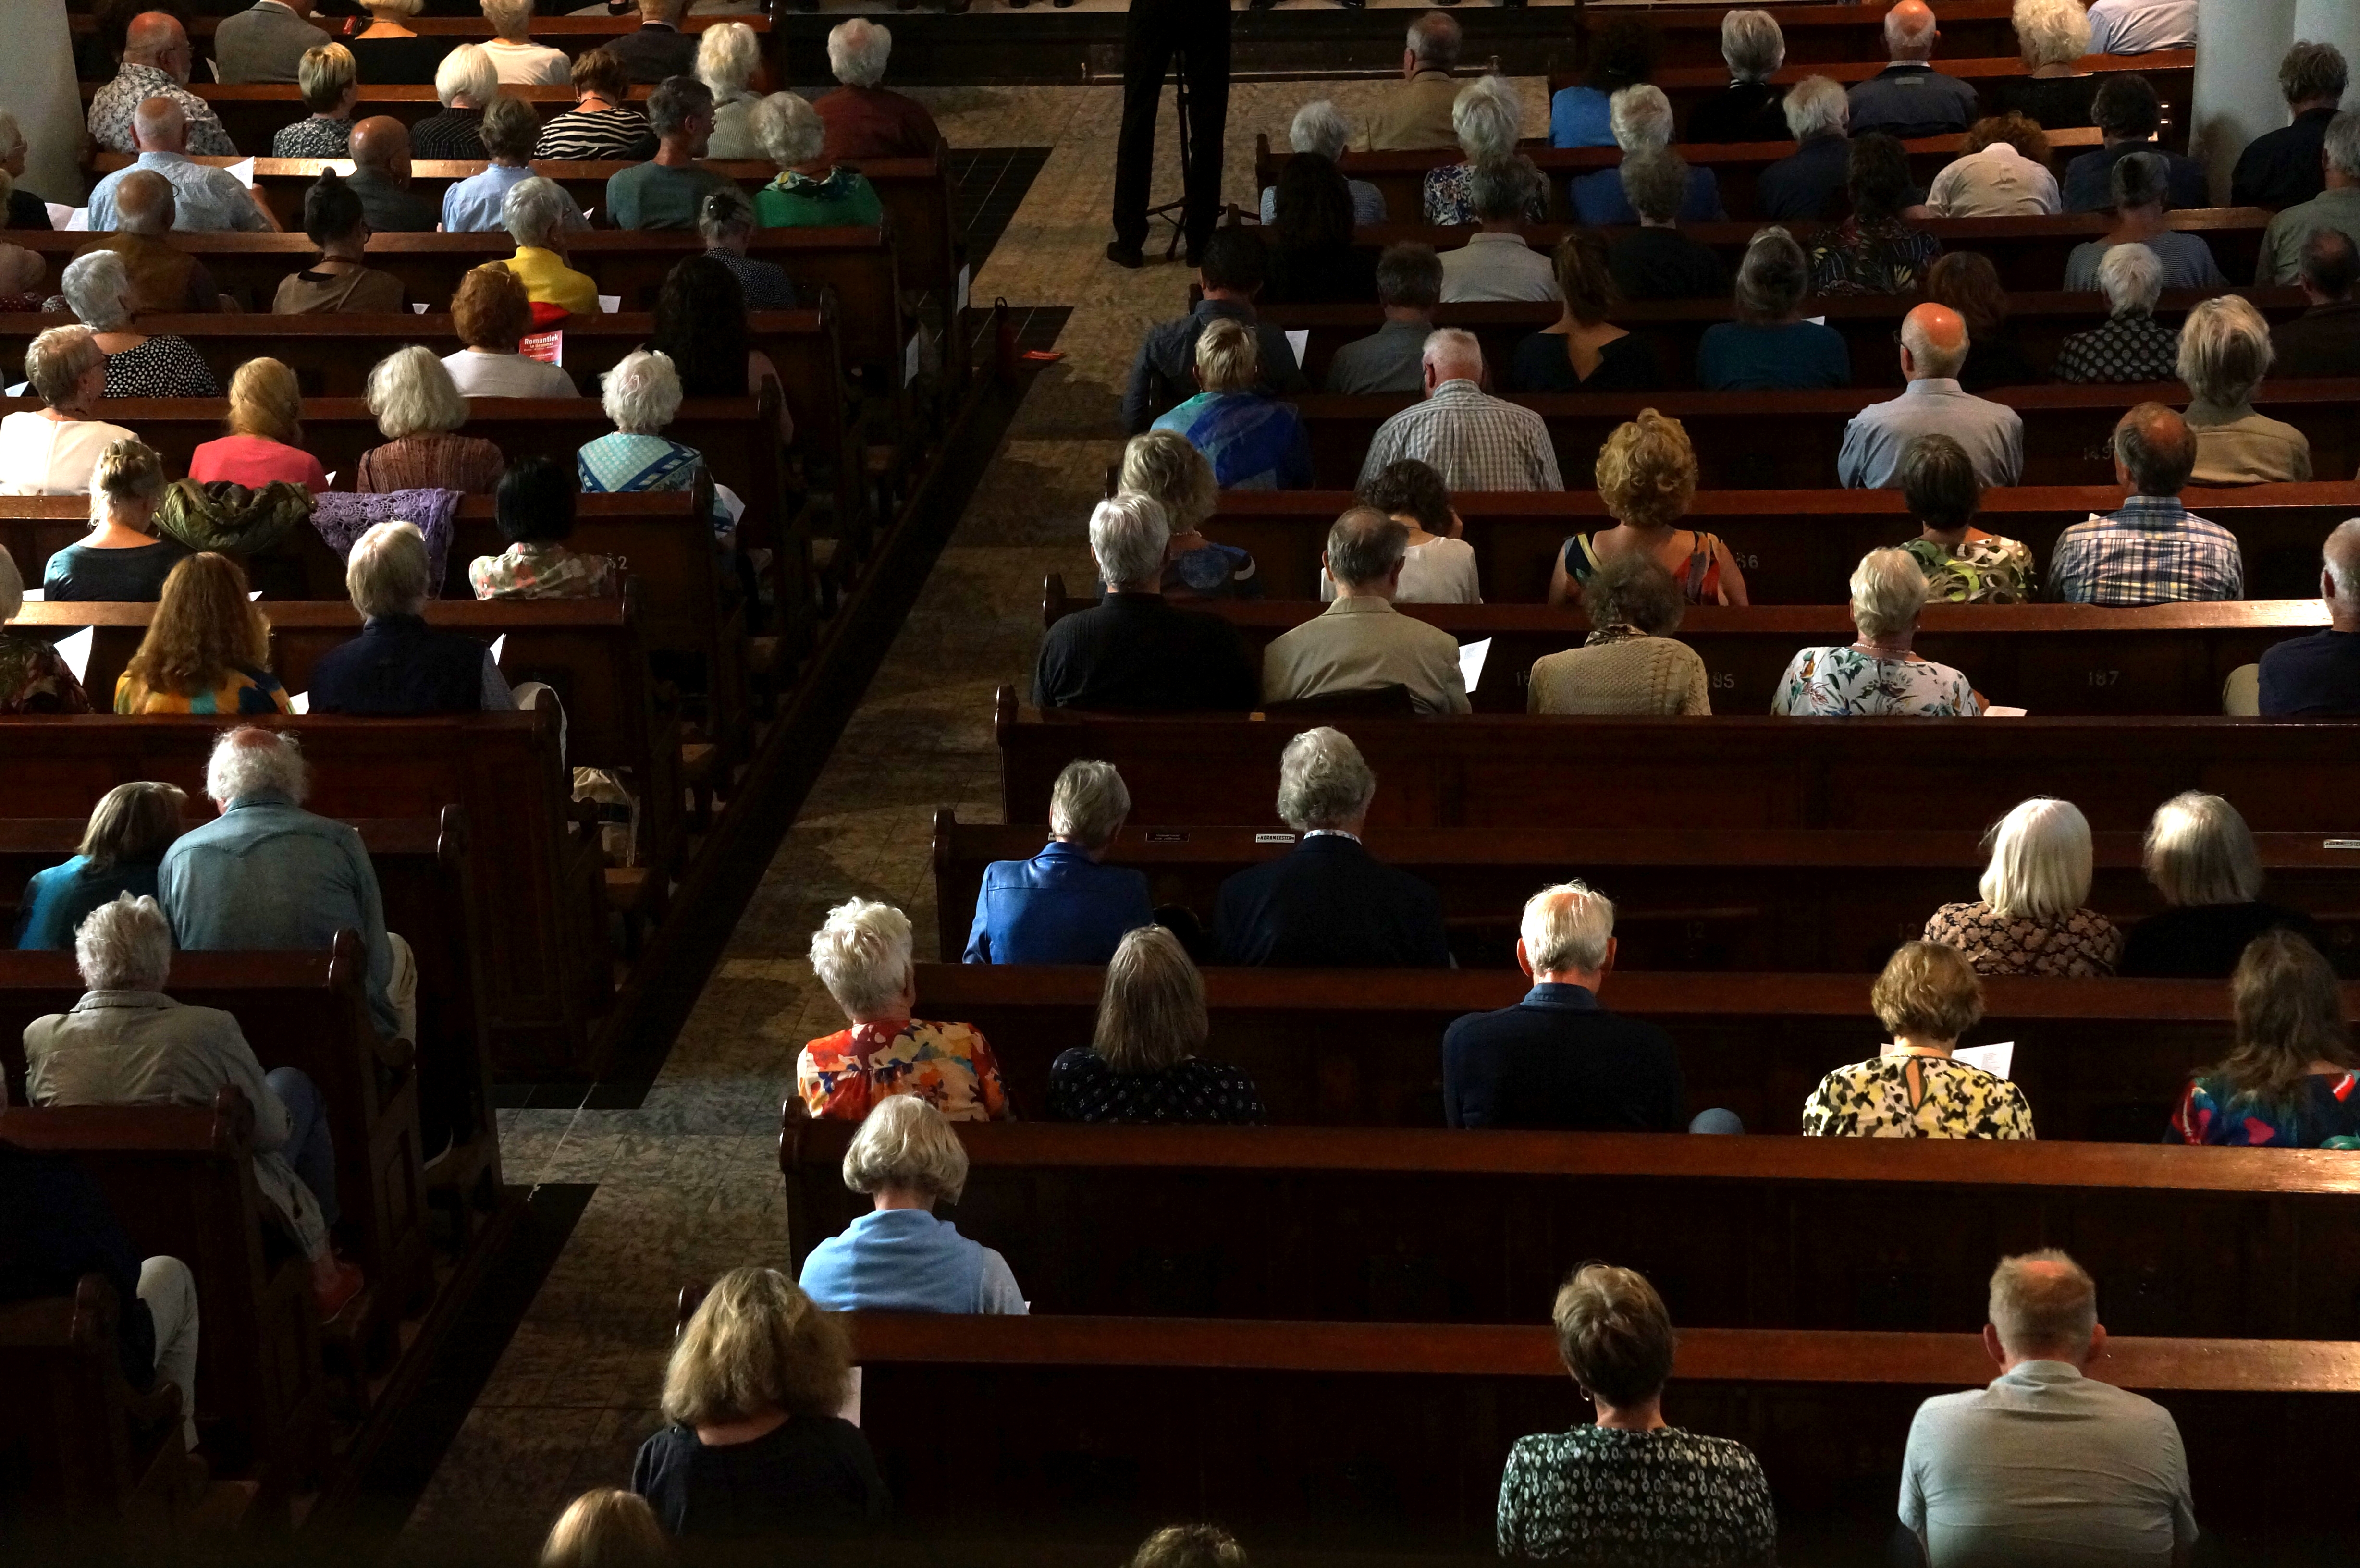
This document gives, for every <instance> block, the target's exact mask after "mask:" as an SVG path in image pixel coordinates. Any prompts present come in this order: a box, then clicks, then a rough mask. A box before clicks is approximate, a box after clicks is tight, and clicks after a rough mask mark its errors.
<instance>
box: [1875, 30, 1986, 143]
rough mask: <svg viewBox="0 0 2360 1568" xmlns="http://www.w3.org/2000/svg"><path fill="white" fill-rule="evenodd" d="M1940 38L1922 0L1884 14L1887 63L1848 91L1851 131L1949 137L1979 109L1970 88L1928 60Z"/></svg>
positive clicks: (1938, 31) (1962, 126) (1904, 137)
mask: <svg viewBox="0 0 2360 1568" xmlns="http://www.w3.org/2000/svg"><path fill="white" fill-rule="evenodd" d="M1941 37H1942V33H1941V29H1940V27H1938V26H1937V25H1936V23H1935V19H1934V8H1933V7H1932V6H1931V5H1928V4H1926V0H1900V4H1899V5H1896V6H1894V7H1893V9H1891V10H1890V11H1887V12H1886V13H1885V52H1886V54H1887V55H1888V56H1890V58H1891V59H1892V61H1893V63H1892V64H1890V65H1888V66H1886V67H1885V69H1884V70H1883V71H1878V72H1877V73H1876V74H1875V75H1874V76H1872V77H1870V78H1869V79H1868V80H1867V81H1865V82H1860V83H1858V84H1856V85H1855V86H1854V87H1853V88H1852V93H1851V95H1850V96H1851V98H1852V135H1854V136H1859V135H1861V134H1862V133H1863V132H1866V131H1883V132H1884V133H1885V135H1886V136H1898V137H1901V138H1902V139H1904V140H1907V139H1908V138H1909V137H1911V136H1955V135H1956V134H1958V133H1959V132H1961V131H1963V130H1965V129H1966V128H1967V127H1968V126H1969V125H1972V124H1974V121H1975V116H1976V114H1979V113H1980V112H1981V108H1980V105H1979V103H1978V102H1977V100H1976V98H1975V90H1974V89H1973V88H1972V87H1970V86H1968V85H1967V84H1966V83H1965V82H1961V81H1960V80H1959V79H1958V78H1956V77H1953V76H1944V75H1943V74H1942V73H1941V72H1939V71H1936V70H1935V69H1934V68H1933V66H1932V65H1931V64H1929V63H1928V61H1930V60H1932V59H1933V58H1934V45H1935V44H1936V43H1937V42H1938V41H1939V39H1940V38H1941Z"/></svg>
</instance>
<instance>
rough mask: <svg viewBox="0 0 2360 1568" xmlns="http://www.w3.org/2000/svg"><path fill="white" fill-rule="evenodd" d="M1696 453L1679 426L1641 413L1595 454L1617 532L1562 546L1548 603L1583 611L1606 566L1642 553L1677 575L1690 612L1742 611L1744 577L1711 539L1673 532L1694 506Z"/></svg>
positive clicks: (1675, 578) (1666, 418) (1705, 535)
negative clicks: (1585, 589)
mask: <svg viewBox="0 0 2360 1568" xmlns="http://www.w3.org/2000/svg"><path fill="white" fill-rule="evenodd" d="M1696 491H1697V459H1696V448H1694V447H1692V446H1690V445H1689V444H1688V431H1687V430H1685V429H1683V428H1682V427H1681V424H1680V422H1679V421H1678V420H1677V419H1672V418H1670V417H1669V416H1667V415H1665V414H1659V413H1657V412H1656V411H1655V409H1653V408H1642V409H1640V410H1639V417H1638V418H1637V419H1633V420H1631V421H1630V422H1629V423H1628V424H1625V425H1622V426H1620V427H1618V428H1617V429H1616V430H1615V431H1614V433H1613V434H1612V435H1611V436H1608V437H1607V438H1606V444H1605V445H1604V446H1603V447H1601V448H1600V449H1599V452H1598V497H1599V499H1600V500H1601V501H1602V502H1604V503H1605V506H1606V510H1607V512H1608V514H1609V515H1611V516H1612V517H1613V518H1614V520H1615V523H1614V527H1612V528H1603V529H1601V530H1600V531H1599V532H1597V533H1594V534H1576V535H1574V536H1573V538H1571V539H1568V540H1566V541H1565V549H1564V550H1560V551H1559V552H1558V553H1557V565H1556V566H1555V567H1554V568H1553V569H1552V570H1551V571H1550V572H1549V591H1548V602H1549V603H1550V604H1567V603H1568V602H1571V603H1579V601H1580V599H1581V587H1582V584H1583V583H1587V582H1589V581H1590V575H1591V574H1592V573H1593V572H1596V571H1597V570H1598V569H1599V568H1600V567H1601V566H1603V565H1605V564H1606V562H1608V561H1612V560H1613V559H1614V558H1615V557H1616V556H1618V555H1622V554H1626V553H1628V552H1630V551H1633V550H1637V551H1639V552H1641V553H1642V554H1644V555H1645V556H1647V557H1648V558H1649V559H1651V560H1652V561H1655V564H1656V565H1658V566H1660V567H1662V568H1663V569H1664V570H1665V571H1666V572H1670V573H1671V574H1672V581H1673V582H1675V583H1678V584H1679V587H1680V596H1681V597H1682V598H1683V599H1685V600H1686V601H1688V603H1689V604H1745V603H1747V602H1748V601H1747V599H1746V597H1745V574H1744V573H1743V572H1740V571H1738V570H1737V560H1736V558H1735V557H1734V556H1732V555H1731V554H1730V553H1729V546H1728V545H1727V544H1725V543H1723V542H1722V541H1721V539H1720V538H1719V537H1717V536H1716V535H1713V534H1709V533H1703V532H1700V531H1698V530H1695V529H1690V528H1679V527H1677V526H1676V525H1677V523H1678V522H1679V520H1680V519H1681V518H1682V517H1685V516H1687V514H1688V503H1689V502H1690V501H1693V500H1695V499H1696Z"/></svg>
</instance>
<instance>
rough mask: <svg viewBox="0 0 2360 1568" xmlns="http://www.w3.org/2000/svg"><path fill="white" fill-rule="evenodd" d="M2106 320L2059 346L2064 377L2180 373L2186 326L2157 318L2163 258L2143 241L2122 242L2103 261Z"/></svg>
mask: <svg viewBox="0 0 2360 1568" xmlns="http://www.w3.org/2000/svg"><path fill="white" fill-rule="evenodd" d="M2098 287H2099V289H2102V290H2103V292H2104V294H2105V296H2106V310H2107V316H2106V324H2105V325H2103V326H2102V327H2093V328H2092V329H2091V330H2090V331H2088V332H2074V333H2071V334H2070V335H2069V336H2067V338H2066V339H2065V342H2064V343H2063V344H2062V345H2061V346H2060V348H2059V349H2058V351H2057V364H2056V366H2055V375H2056V376H2057V379H2058V380H2060V381H2074V382H2091V381H2131V382H2136V381H2169V380H2171V379H2172V378H2173V377H2175V376H2178V375H2179V374H2180V329H2179V328H2177V327H2167V326H2165V325H2164V324H2163V323H2162V322H2161V321H2157V320H2156V319H2155V302H2156V300H2157V299H2158V298H2160V297H2161V296H2162V293H2163V263H2162V261H2161V260H2159V259H2158V257H2157V256H2156V254H2155V252H2153V251H2151V250H2149V249H2147V246H2145V245H2116V246H2114V248H2113V249H2112V250H2109V251H2108V252H2106V254H2105V255H2104V256H2102V257H2101V258H2100V259H2099V261H2098Z"/></svg>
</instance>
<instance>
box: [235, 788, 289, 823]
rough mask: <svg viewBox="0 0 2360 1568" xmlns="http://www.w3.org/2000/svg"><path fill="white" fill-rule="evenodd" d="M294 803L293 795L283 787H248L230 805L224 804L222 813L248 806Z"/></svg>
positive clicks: (242, 809) (240, 809)
mask: <svg viewBox="0 0 2360 1568" xmlns="http://www.w3.org/2000/svg"><path fill="white" fill-rule="evenodd" d="M294 803H295V801H294V799H293V797H291V796H290V795H289V794H288V793H287V792H286V791H285V790H283V789H248V790H247V791H246V793H245V794H243V795H239V796H236V797H235V798H234V799H233V800H231V801H230V803H229V804H228V805H226V806H224V807H223V808H222V815H223V816H227V815H229V814H230V813H231V812H232V811H244V810H245V809H246V807H248V806H291V805H293V804H294Z"/></svg>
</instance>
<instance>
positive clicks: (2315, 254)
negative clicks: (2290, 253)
mask: <svg viewBox="0 0 2360 1568" xmlns="http://www.w3.org/2000/svg"><path fill="white" fill-rule="evenodd" d="M2299 281H2300V283H2301V285H2302V294H2303V298H2304V299H2308V300H2309V301H2311V309H2309V310H2305V311H2304V312H2303V313H2302V314H2301V315H2300V316H2297V317H2296V318H2295V319H2294V320H2292V321H2280V322H2279V323H2278V325H2276V326H2274V327H2272V328H2271V329H2270V365H2271V368H2273V369H2275V370H2276V371H2277V372H2278V374H2279V375H2280V376H2360V298H2355V294H2354V289H2355V285H2360V243H2355V241H2354V240H2353V238H2352V236H2351V235H2350V234H2345V233H2344V231H2343V230H2341V229H2314V230H2312V231H2311V238H2309V239H2308V240H2305V241H2304V242H2303V246H2302V273H2301V277H2300V279H2299ZM2158 379H2161V377H2158Z"/></svg>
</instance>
